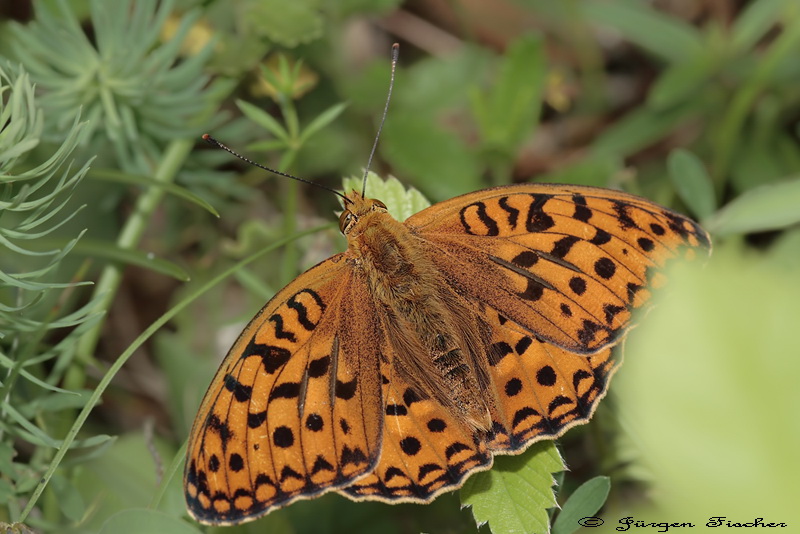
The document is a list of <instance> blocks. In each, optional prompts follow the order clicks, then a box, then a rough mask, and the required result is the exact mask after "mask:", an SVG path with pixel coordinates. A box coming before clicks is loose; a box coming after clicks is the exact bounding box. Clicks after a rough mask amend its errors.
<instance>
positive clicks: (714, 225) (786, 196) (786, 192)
mask: <svg viewBox="0 0 800 534" xmlns="http://www.w3.org/2000/svg"><path fill="white" fill-rule="evenodd" d="M798 206H800V179H798V178H795V179H793V180H789V181H786V182H781V183H777V184H774V185H765V186H761V187H758V188H756V189H751V190H750V191H747V192H746V193H744V194H742V195H741V196H739V197H737V198H735V199H734V200H733V201H731V202H730V203H729V204H728V205H726V206H724V207H723V208H722V209H720V210H719V211H718V212H717V213H716V214H715V215H714V216H713V217H711V218H709V219H708V221H707V222H706V223H705V226H706V228H707V229H708V231H709V232H711V233H712V234H717V235H720V236H724V235H731V234H747V233H751V232H763V231H766V230H779V229H781V228H786V227H788V226H791V225H793V224H797V223H799V222H800V208H798Z"/></svg>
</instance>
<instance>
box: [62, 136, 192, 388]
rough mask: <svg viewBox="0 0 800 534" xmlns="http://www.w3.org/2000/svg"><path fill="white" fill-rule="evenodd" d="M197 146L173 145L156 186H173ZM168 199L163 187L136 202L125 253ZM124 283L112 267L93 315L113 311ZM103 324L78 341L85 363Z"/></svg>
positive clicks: (125, 231) (124, 236)
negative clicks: (114, 302)
mask: <svg viewBox="0 0 800 534" xmlns="http://www.w3.org/2000/svg"><path fill="white" fill-rule="evenodd" d="M193 146H194V142H193V141H190V140H189V139H182V140H178V141H173V142H172V143H170V145H169V146H168V147H167V150H166V152H165V153H164V157H163V158H162V159H161V163H160V165H159V166H158V168H157V169H156V172H155V176H154V179H155V180H156V182H163V183H171V182H172V181H173V180H174V179H175V176H176V175H177V173H178V171H179V170H180V168H181V166H182V165H183V163H184V161H185V160H186V157H187V156H188V155H189V152H190V151H191V150H192V147H193ZM163 196H164V189H163V188H161V187H155V186H154V187H151V188H150V189H148V190H147V191H146V192H145V193H144V194H143V195H142V196H140V197H139V200H138V201H137V202H136V208H135V209H134V211H133V213H132V214H131V216H130V218H129V219H128V221H127V222H126V223H125V226H124V227H123V228H122V231H121V232H120V234H119V237H118V238H117V246H119V247H120V248H125V249H134V248H136V247H137V246H138V244H139V241H140V240H141V238H142V235H143V234H144V231H145V230H146V229H147V225H148V224H149V223H150V218H151V216H152V214H153V212H154V211H155V209H156V207H157V206H158V204H159V202H161V198H162V197H163ZM121 280H122V271H121V269H120V267H119V266H117V265H108V266H106V267H105V268H104V269H103V272H102V274H101V275H100V279H99V280H98V282H97V286H96V287H95V290H94V295H93V296H92V298H93V299H95V298H96V299H97V300H96V303H97V304H96V306H95V309H94V310H93V311H98V312H105V311H108V309H109V308H110V307H111V303H112V301H113V300H114V296H115V295H116V293H117V289H118V288H119V284H120V281H121ZM102 326H103V322H102V321H99V322H98V323H97V324H96V325H95V326H94V328H92V329H91V330H89V331H87V332H86V334H84V335H83V336H82V337H81V339H80V340H79V341H78V351H77V355H78V358H79V359H80V360H82V361H89V360H90V359H91V357H92V355H93V354H94V351H95V349H96V348H97V341H98V340H99V338H100V331H101V329H102ZM78 387H80V385H78V384H70V386H69V389H77V388H78Z"/></svg>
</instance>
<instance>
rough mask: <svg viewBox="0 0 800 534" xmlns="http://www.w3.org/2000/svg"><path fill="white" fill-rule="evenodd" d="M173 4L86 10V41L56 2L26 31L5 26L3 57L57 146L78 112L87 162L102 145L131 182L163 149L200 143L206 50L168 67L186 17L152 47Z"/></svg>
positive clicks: (127, 0)
mask: <svg viewBox="0 0 800 534" xmlns="http://www.w3.org/2000/svg"><path fill="white" fill-rule="evenodd" d="M174 3H175V2H174V1H173V0H164V1H161V2H158V1H156V0H136V1H133V0H120V1H115V2H107V1H105V0H92V1H90V3H89V6H90V12H91V27H92V28H93V30H94V35H93V38H90V37H89V36H88V35H87V34H86V33H85V32H84V30H83V28H82V27H81V23H80V21H79V20H78V18H77V17H76V15H75V13H74V11H73V9H72V8H71V7H70V6H69V4H68V3H67V2H66V1H64V0H58V1H57V2H56V9H53V10H51V9H49V8H47V7H46V5H45V4H43V3H42V4H37V17H36V20H35V21H33V22H32V23H30V24H28V25H25V26H23V25H20V24H10V25H9V30H10V33H11V39H10V42H9V47H10V49H11V50H12V53H13V55H14V56H15V59H17V60H18V61H20V62H21V63H22V64H23V65H25V67H26V69H27V70H28V71H29V72H30V76H31V79H32V80H33V81H34V82H35V83H36V85H37V89H38V90H39V91H40V92H41V95H42V97H41V105H42V108H43V109H44V110H45V111H46V112H47V116H46V121H47V127H48V131H51V132H52V133H53V135H54V136H55V137H56V138H59V139H60V138H61V136H62V135H63V133H64V132H65V131H66V130H68V129H69V128H70V124H72V122H73V120H74V118H75V113H76V112H77V111H78V110H81V109H82V112H81V114H82V116H83V117H84V118H85V119H86V120H87V122H88V123H89V124H88V126H87V132H86V135H87V139H88V140H89V141H90V142H93V143H96V144H97V146H96V147H95V148H94V149H93V152H96V153H101V152H102V151H103V146H102V144H103V143H105V142H110V143H111V146H112V147H113V150H114V153H115V154H116V159H117V162H118V164H119V165H120V167H122V168H123V169H125V170H128V171H139V172H147V171H149V170H151V168H150V166H149V165H148V162H152V161H154V160H157V159H158V156H159V155H160V151H161V149H162V148H163V146H164V144H165V142H167V141H171V140H173V139H175V138H181V137H197V136H199V135H200V134H201V133H202V131H201V128H202V124H203V121H204V120H205V118H206V117H207V116H208V114H209V113H210V112H211V111H212V110H211V108H212V107H213V103H214V100H213V98H210V96H209V93H208V91H207V90H206V89H205V88H206V86H207V84H208V77H207V76H205V75H204V74H203V66H204V64H205V62H206V60H207V59H208V56H209V54H210V53H211V47H210V46H206V47H205V48H204V49H203V50H201V51H200V52H199V53H197V54H196V55H194V56H192V57H189V58H186V59H184V60H183V61H181V62H178V59H179V55H180V53H181V44H182V43H183V41H184V38H185V37H186V34H187V33H188V31H189V30H190V28H191V26H192V24H194V23H195V22H196V20H197V13H196V12H195V13H189V14H187V15H185V16H184V17H182V19H181V20H180V23H179V24H178V28H177V30H175V31H174V33H172V36H171V38H169V39H167V40H166V42H163V43H162V42H161V41H162V36H163V35H165V34H166V33H167V31H166V29H165V28H167V27H168V23H170V22H171V19H170V16H172V13H173V10H174ZM169 28H172V26H171V25H169Z"/></svg>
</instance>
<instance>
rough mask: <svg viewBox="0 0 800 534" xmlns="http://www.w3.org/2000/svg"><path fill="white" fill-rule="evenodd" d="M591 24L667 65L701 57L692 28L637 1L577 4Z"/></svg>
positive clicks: (701, 45)
mask: <svg viewBox="0 0 800 534" xmlns="http://www.w3.org/2000/svg"><path fill="white" fill-rule="evenodd" d="M576 5H577V6H578V7H579V8H580V9H582V10H583V14H584V16H585V17H586V18H587V19H589V20H590V21H592V22H595V23H598V24H603V25H606V26H610V27H612V28H614V29H615V30H617V31H619V32H620V33H621V34H622V36H623V37H624V38H625V39H627V40H629V41H631V42H633V43H635V44H637V45H639V46H641V47H642V48H644V49H645V50H647V51H649V52H650V53H652V54H655V55H657V56H659V57H661V58H662V59H664V60H666V61H668V62H669V63H681V62H684V61H686V58H690V57H697V56H699V55H702V54H703V51H704V48H705V43H704V42H703V38H702V35H701V34H700V32H699V31H698V30H697V29H696V28H694V27H693V26H691V25H689V24H687V23H685V22H683V21H682V20H679V19H677V18H675V17H670V16H667V15H665V14H664V13H662V12H658V11H656V10H655V9H653V8H652V7H649V5H648V4H646V3H644V2H640V1H639V0H614V1H607V2H596V1H595V2H578V3H577V4H576Z"/></svg>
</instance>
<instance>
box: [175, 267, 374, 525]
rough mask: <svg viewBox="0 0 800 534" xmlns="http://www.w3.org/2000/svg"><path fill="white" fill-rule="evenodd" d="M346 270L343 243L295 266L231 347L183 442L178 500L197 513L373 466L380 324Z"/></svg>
mask: <svg viewBox="0 0 800 534" xmlns="http://www.w3.org/2000/svg"><path fill="white" fill-rule="evenodd" d="M351 275H352V272H351V270H350V269H349V268H348V267H347V265H346V262H345V260H344V258H343V255H342V254H339V255H337V256H334V257H332V258H330V259H328V260H326V261H324V262H322V263H320V264H319V265H317V266H316V267H314V268H312V269H310V270H309V271H307V272H306V273H304V274H302V275H300V276H299V277H298V278H297V279H295V280H294V281H293V282H292V283H291V284H289V285H288V286H287V287H286V288H284V289H283V290H282V291H280V292H279V293H278V294H277V295H276V296H275V297H274V298H273V299H272V300H271V301H270V302H269V303H268V304H267V305H266V306H265V307H264V308H263V309H262V310H261V311H260V312H259V314H258V315H257V316H256V317H255V318H254V319H253V320H252V321H251V322H250V324H249V325H248V326H247V328H246V329H245V330H244V332H242V334H241V335H240V337H239V339H238V340H237V341H236V343H235V344H234V345H233V347H232V348H231V350H230V352H229V353H228V355H227V357H226V358H225V360H224V361H223V363H222V365H221V367H220V369H219V370H218V371H217V374H216V376H215V377H214V379H213V381H212V383H211V386H210V387H209V390H208V392H207V393H206V395H205V397H204V399H203V402H202V404H201V406H200V409H199V413H198V418H197V420H196V421H195V424H194V427H193V429H192V433H191V439H190V442H189V448H188V459H187V464H186V471H185V490H186V500H187V504H188V507H189V510H190V512H191V514H192V515H193V516H194V517H195V518H197V519H198V520H200V521H202V522H205V523H211V524H235V523H240V522H243V521H247V520H250V519H254V518H256V517H259V516H261V515H264V514H265V513H267V512H268V511H269V510H270V509H272V508H276V507H280V506H283V505H286V504H288V503H290V502H292V501H294V500H296V499H298V498H303V497H305V498H310V497H313V496H316V495H320V494H322V493H325V492H326V491H328V490H331V489H334V488H337V487H341V486H346V485H348V484H349V483H350V482H352V481H353V480H354V479H356V478H358V477H359V476H362V475H363V474H364V473H368V472H370V471H371V470H372V469H373V468H374V466H375V464H376V462H377V461H378V458H379V456H380V451H381V428H382V424H383V423H382V421H383V409H382V406H381V401H380V399H381V383H380V378H379V377H380V370H379V368H380V360H381V354H380V353H379V347H380V344H379V343H375V342H374V340H375V339H377V338H379V337H380V332H379V331H378V327H379V325H378V322H377V314H376V313H375V312H374V310H370V309H369V302H370V299H369V295H368V294H367V288H366V287H365V286H364V285H363V284H358V283H351ZM331 309H335V310H336V313H330V310H331ZM357 309H358V313H356V310H357Z"/></svg>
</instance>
